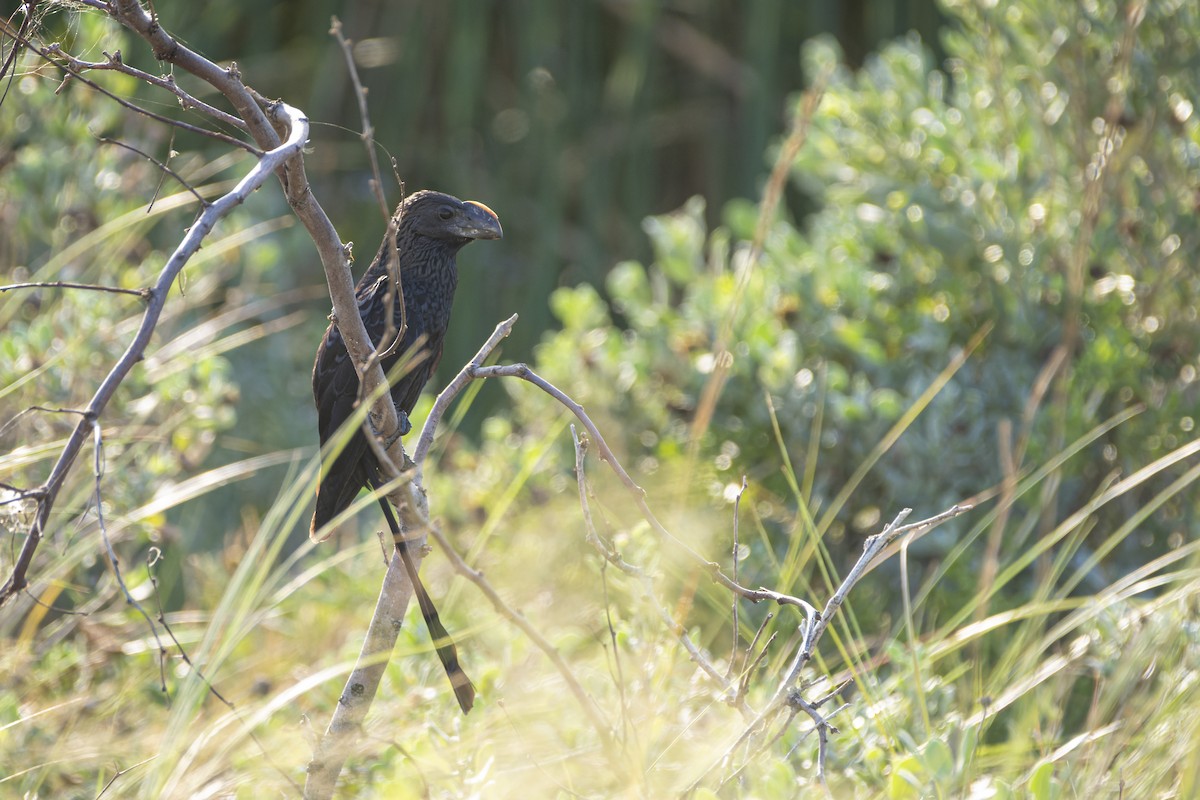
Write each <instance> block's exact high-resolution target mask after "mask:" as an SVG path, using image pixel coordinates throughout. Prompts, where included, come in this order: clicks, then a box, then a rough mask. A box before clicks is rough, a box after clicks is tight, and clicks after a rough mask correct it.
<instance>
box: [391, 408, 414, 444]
mask: <svg viewBox="0 0 1200 800" xmlns="http://www.w3.org/2000/svg"><path fill="white" fill-rule="evenodd" d="M396 421H397V422H399V423H400V427H398V428H397V429H396V435H395V436H393V437H392V438H391V439H390V440H389V441H388V443H387V446H388V447H391V446H392V445H394V444H395V443H396V440H397V439H399V438H400V437H401V436H408V432H409V431H411V430H412V420H410V419H409V418H408V414H406V413H405V412H403V411H401V410H400V409H398V408H397V409H396Z"/></svg>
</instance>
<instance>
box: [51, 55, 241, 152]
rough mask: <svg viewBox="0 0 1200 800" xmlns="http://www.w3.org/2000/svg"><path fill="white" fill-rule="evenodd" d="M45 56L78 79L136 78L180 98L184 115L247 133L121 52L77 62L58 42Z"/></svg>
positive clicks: (234, 119)
mask: <svg viewBox="0 0 1200 800" xmlns="http://www.w3.org/2000/svg"><path fill="white" fill-rule="evenodd" d="M46 52H48V53H51V54H53V55H55V56H58V57H59V58H61V59H63V60H64V61H65V62H66V63H67V65H69V66H70V67H71V71H72V72H73V73H74V74H75V75H76V76H79V75H81V74H82V73H84V72H89V71H103V70H111V71H114V72H120V73H123V74H125V75H129V76H132V77H134V78H137V79H138V80H139V81H142V82H143V83H147V84H149V85H151V86H157V87H158V88H160V89H165V90H166V91H168V92H170V93H171V94H173V95H175V96H176V97H177V98H179V105H180V107H181V108H183V110H184V111H191V110H193V109H194V110H196V111H200V112H203V113H204V114H207V115H208V116H210V117H212V118H213V119H215V120H217V121H218V122H222V123H224V124H226V125H231V126H233V127H235V128H240V129H241V130H247V126H246V123H245V121H244V120H242V119H239V118H238V117H235V116H234V115H233V114H230V113H228V112H225V111H222V110H221V109H219V108H216V107H214V106H210V105H209V104H208V103H206V102H204V101H203V100H200V99H198V98H196V97H193V96H192V95H191V94H189V93H188V92H186V91H184V89H183V88H182V87H181V86H180V85H179V84H177V83H175V78H174V77H172V76H171V75H153V74H151V73H149V72H145V71H144V70H140V69H138V68H137V67H131V66H129V65H128V64H126V63H125V61H124V59H123V58H122V57H121V51H120V50H118V51H116V52H115V53H108V52H105V53H104V57H105V58H106V59H107V60H106V61H84V60H83V59H81V58H76V57H75V56H73V55H71V54H70V53H68V52H66V51H65V50H63V49H62V46H61V45H60V44H59V43H57V42H54V43H52V44H50V45H49V46H48V47H47V48H46ZM60 66H61V65H60Z"/></svg>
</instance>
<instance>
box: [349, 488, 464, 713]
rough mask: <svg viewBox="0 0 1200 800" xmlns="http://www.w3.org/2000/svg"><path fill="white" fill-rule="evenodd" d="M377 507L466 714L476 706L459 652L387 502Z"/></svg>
mask: <svg viewBox="0 0 1200 800" xmlns="http://www.w3.org/2000/svg"><path fill="white" fill-rule="evenodd" d="M372 484H373V485H374V488H376V489H378V488H379V485H378V484H376V483H375V481H374V480H372ZM379 505H380V506H381V507H382V508H383V515H384V516H385V517H387V523H388V527H389V528H391V529H392V539H393V540H394V541H395V543H396V549H397V550H398V551H400V559H401V560H402V561H403V562H404V570H405V571H406V572H407V573H408V578H409V580H410V581H411V582H412V585H413V591H414V593H415V594H416V595H417V604H418V605H420V606H421V616H422V617H424V618H425V627H426V628H428V629H429V636H430V637H431V638H432V639H433V646H434V648H435V649H436V650H437V655H438V659H439V660H440V661H441V662H442V667H443V668H444V669H445V670H446V677H447V678H449V679H450V685H451V686H452V687H453V688H454V696H455V697H456V698H458V705H459V706H460V707H461V708H462V710H463V713H464V714H466V713H467V712H468V711H470V710H471V706H473V705H475V685H474V684H473V683H471V679H470V678H468V677H467V673H466V672H464V671H463V668H462V667H461V666H460V665H459V663H458V650H457V648H455V646H454V640H453V639H452V638H450V634H449V633H448V632H447V631H446V628H445V626H444V625H442V620H441V618H440V617H438V612H437V607H436V606H434V604H433V598H431V597H430V596H429V592H427V591H425V584H423V583H421V576H420V575H418V574H417V565H416V564H415V563H414V562H413V558H412V553H410V552H409V549H408V547H409V545H408V542H406V541H405V540H404V534H403V533H401V532H400V524H399V523H398V522H396V516H395V514H393V513H392V507H391V505H389V504H388V501H387V498H385V497H380V498H379Z"/></svg>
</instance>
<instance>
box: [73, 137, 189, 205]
mask: <svg viewBox="0 0 1200 800" xmlns="http://www.w3.org/2000/svg"><path fill="white" fill-rule="evenodd" d="M97 140H98V141H100V142H103V143H104V144H113V145H116V146H117V147H123V148H125V149H126V150H128V151H130V152H132V153H137V154H138V155H139V156H141V157H142V158H144V159H146V160H147V161H149V162H151V163H153V164H154V166H156V167H158V168H159V169H160V170H162V171H163V172H164V173H165V174H167V175H170V176H171V177H172V178H174V179H175V180H176V181H177V182H178V183H179V185H180V186H182V187H183V188H184V189H187V190H188V192H190V193H191V195H192V196H193V197H195V198H196V201H197V202H199V203H200V207H201V208H204V206H205V205H207V203H208V201H207V200H205V199H204V198H203V197H201V196H200V193H199V192H197V191H196V189H195V188H194V187H193V186H192V185H191V184H190V183H188V182H187V181H186V180H184V179H183V177H182V176H181V175H180V174H179V173H178V172H176V171H175V170H173V169H171V168H170V167H168V166H167V165H166V164H164V163H163V162H161V161H159V160H158V159H157V158H155V157H154V156H152V155H150V154H149V153H145V152H142V151H141V150H139V149H137V148H136V147H134V146H133V145H131V144H126V143H125V142H121V141H118V140H116V139H109V138H108V137H107V136H100V137H98V138H97ZM155 194H156V196H157V192H156V193H155ZM147 211H149V209H147Z"/></svg>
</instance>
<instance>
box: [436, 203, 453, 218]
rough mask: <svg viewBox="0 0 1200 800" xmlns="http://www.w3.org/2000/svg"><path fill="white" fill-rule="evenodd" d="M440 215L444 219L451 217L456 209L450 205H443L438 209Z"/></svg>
mask: <svg viewBox="0 0 1200 800" xmlns="http://www.w3.org/2000/svg"><path fill="white" fill-rule="evenodd" d="M438 216H439V217H441V218H442V219H450V218H451V217H453V216H454V209H453V208H451V207H450V206H442V207H441V208H439V209H438Z"/></svg>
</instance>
